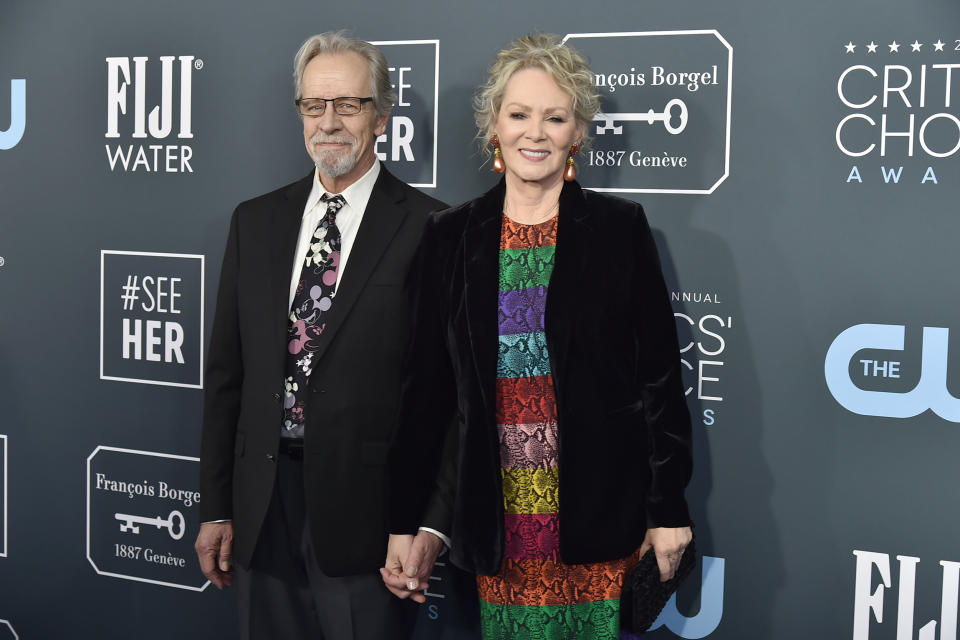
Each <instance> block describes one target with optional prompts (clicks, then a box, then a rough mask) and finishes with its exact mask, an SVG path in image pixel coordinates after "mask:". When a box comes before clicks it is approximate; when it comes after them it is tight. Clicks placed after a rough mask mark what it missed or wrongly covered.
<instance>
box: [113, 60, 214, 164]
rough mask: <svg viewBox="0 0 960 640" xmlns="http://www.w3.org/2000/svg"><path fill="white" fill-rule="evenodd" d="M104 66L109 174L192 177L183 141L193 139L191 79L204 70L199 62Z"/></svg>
mask: <svg viewBox="0 0 960 640" xmlns="http://www.w3.org/2000/svg"><path fill="white" fill-rule="evenodd" d="M106 61H107V133H106V140H107V144H106V145H105V147H106V151H107V165H108V166H109V167H110V171H140V172H144V173H193V166H192V165H191V164H190V163H191V159H192V158H193V147H191V146H190V145H189V144H184V142H183V141H184V140H190V139H192V138H193V119H192V105H193V73H194V71H196V70H199V69H202V68H203V60H201V59H199V58H197V57H196V56H160V57H159V59H158V60H151V59H150V58H148V57H145V56H136V57H134V58H132V61H131V58H129V57H114V58H106ZM175 93H176V97H177V100H176V102H175V101H174V94H175ZM148 96H149V98H148ZM174 105H176V106H174ZM148 110H149V111H148ZM121 116H123V117H122V118H121ZM171 142H175V144H170V143H171Z"/></svg>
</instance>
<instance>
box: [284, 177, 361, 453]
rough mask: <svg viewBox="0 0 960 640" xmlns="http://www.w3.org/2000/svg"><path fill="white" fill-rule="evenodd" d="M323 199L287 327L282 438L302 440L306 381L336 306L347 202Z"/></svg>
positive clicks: (327, 195) (326, 195)
mask: <svg viewBox="0 0 960 640" xmlns="http://www.w3.org/2000/svg"><path fill="white" fill-rule="evenodd" d="M320 200H321V202H325V203H326V204H327V213H326V215H325V216H324V217H323V218H322V219H321V220H320V223H319V224H318V225H317V229H316V231H314V232H313V237H312V238H311V239H310V246H309V247H308V248H307V255H306V257H305V259H304V261H303V266H302V267H301V269H300V282H299V283H298V284H297V292H296V294H295V295H294V297H293V304H292V305H291V308H290V318H289V321H290V322H289V325H288V326H287V338H288V343H287V366H286V378H285V379H284V389H285V393H284V398H283V428H282V429H281V430H280V435H281V436H282V437H286V438H303V425H304V423H305V421H306V418H305V416H304V411H305V405H306V398H307V381H308V380H309V378H310V373H311V372H312V371H313V367H314V365H315V364H316V363H315V361H314V356H315V352H316V351H317V349H318V348H319V338H320V334H322V333H323V329H324V327H325V326H326V320H325V318H326V313H327V311H329V309H330V307H331V306H332V304H333V297H334V295H335V289H336V286H337V269H338V267H339V266H340V230H339V229H338V228H337V223H336V217H337V212H338V211H340V209H341V208H342V207H343V205H344V204H346V201H345V200H344V199H343V196H339V195H338V196H331V195H330V194H328V193H325V194H323V196H322V197H321V198H320Z"/></svg>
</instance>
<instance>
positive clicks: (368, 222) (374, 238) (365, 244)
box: [316, 166, 407, 360]
mask: <svg viewBox="0 0 960 640" xmlns="http://www.w3.org/2000/svg"><path fill="white" fill-rule="evenodd" d="M401 187H402V184H401V183H400V182H399V181H398V180H397V179H396V178H394V177H393V176H392V175H391V174H390V173H389V172H388V171H387V169H386V167H383V166H381V167H380V175H379V176H378V177H377V182H376V184H374V186H373V191H372V193H371V194H370V200H369V201H368V202H367V208H366V210H364V212H363V219H362V221H361V222H360V228H359V229H358V230H357V237H356V239H355V240H354V242H353V247H352V248H351V249H350V259H349V261H348V262H347V264H348V265H349V267H347V268H346V270H345V271H344V272H343V277H342V278H340V284H339V285H338V286H337V294H336V296H335V297H334V301H333V306H331V307H330V310H329V311H328V312H327V317H326V327H325V328H324V330H323V333H322V334H321V336H320V341H319V346H318V349H317V352H316V359H317V360H319V359H320V358H322V357H323V354H324V353H325V352H326V350H327V347H328V346H329V345H330V342H331V341H332V340H333V339H334V337H336V335H337V332H338V331H339V330H340V327H341V326H343V322H344V320H345V319H346V317H347V316H348V315H349V313H350V310H351V309H352V308H353V305H354V303H356V301H357V297H358V296H359V295H360V292H361V291H363V288H364V286H365V285H366V283H367V280H369V279H370V276H371V275H372V274H373V271H374V269H375V268H376V266H377V264H378V263H379V262H380V258H381V256H383V254H384V252H385V251H386V249H387V247H388V246H389V245H390V241H391V240H393V237H394V236H395V235H396V233H397V230H398V229H399V228H400V225H402V224H403V221H404V220H405V219H406V217H407V209H405V208H404V207H402V206H400V202H402V201H403V199H404V194H403V189H402V188H401Z"/></svg>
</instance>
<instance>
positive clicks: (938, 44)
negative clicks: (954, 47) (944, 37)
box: [933, 38, 943, 51]
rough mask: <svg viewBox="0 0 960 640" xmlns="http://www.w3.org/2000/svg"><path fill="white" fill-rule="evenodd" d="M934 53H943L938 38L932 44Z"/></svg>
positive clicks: (941, 43) (941, 44)
mask: <svg viewBox="0 0 960 640" xmlns="http://www.w3.org/2000/svg"><path fill="white" fill-rule="evenodd" d="M933 50H934V51H943V42H941V41H940V38H937V41H936V42H934V43H933Z"/></svg>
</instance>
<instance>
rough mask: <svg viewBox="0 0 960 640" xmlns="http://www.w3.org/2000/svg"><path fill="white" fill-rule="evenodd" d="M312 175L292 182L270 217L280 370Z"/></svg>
mask: <svg viewBox="0 0 960 640" xmlns="http://www.w3.org/2000/svg"><path fill="white" fill-rule="evenodd" d="M313 174H314V172H313V171H311V172H310V174H309V175H308V176H307V177H306V178H304V179H303V180H299V181H298V182H295V183H293V184H292V185H290V187H289V188H288V189H287V190H286V191H284V193H283V197H284V199H283V200H282V201H281V203H280V207H279V211H275V212H274V214H273V215H272V216H271V217H270V227H269V230H268V231H269V233H270V234H271V235H273V237H274V240H273V242H272V243H271V244H272V245H273V256H272V260H271V267H270V288H271V294H272V295H271V301H270V307H269V308H270V312H269V313H270V314H271V316H272V317H273V319H274V323H273V335H274V339H275V340H276V341H277V346H276V348H274V349H273V350H272V352H273V353H275V354H277V358H278V363H279V366H280V370H281V371H283V368H284V367H285V366H286V364H285V362H284V354H285V353H286V352H287V318H288V317H289V316H290V278H291V273H292V269H293V260H294V256H293V253H294V252H295V251H296V250H297V239H298V238H299V236H300V223H301V221H302V220H303V208H304V206H306V204H307V196H309V195H310V189H311V188H312V187H313Z"/></svg>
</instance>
